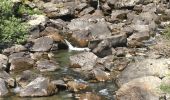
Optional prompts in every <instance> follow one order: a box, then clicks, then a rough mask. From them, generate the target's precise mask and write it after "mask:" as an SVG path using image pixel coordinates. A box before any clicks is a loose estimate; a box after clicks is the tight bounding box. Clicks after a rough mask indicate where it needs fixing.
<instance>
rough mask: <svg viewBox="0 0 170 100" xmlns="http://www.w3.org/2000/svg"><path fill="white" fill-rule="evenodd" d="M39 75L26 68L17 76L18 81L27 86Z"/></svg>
mask: <svg viewBox="0 0 170 100" xmlns="http://www.w3.org/2000/svg"><path fill="white" fill-rule="evenodd" d="M39 76H41V75H39V74H36V73H34V72H32V71H30V70H26V71H23V72H22V74H21V75H18V76H17V77H16V81H17V83H18V84H19V85H20V86H21V87H26V86H27V85H28V84H29V83H30V82H31V81H33V80H35V79H36V78H37V77H39Z"/></svg>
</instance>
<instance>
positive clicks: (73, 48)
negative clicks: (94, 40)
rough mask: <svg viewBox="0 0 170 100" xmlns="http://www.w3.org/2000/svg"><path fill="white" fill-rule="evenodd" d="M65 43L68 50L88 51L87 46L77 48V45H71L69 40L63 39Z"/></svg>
mask: <svg viewBox="0 0 170 100" xmlns="http://www.w3.org/2000/svg"><path fill="white" fill-rule="evenodd" d="M64 41H65V42H66V44H67V45H68V48H69V51H90V49H89V48H78V47H73V46H72V45H71V43H70V42H68V41H67V40H66V39H64Z"/></svg>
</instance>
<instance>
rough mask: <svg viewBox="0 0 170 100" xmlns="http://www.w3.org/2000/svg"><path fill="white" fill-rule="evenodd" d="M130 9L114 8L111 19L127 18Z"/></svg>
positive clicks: (120, 19)
mask: <svg viewBox="0 0 170 100" xmlns="http://www.w3.org/2000/svg"><path fill="white" fill-rule="evenodd" d="M128 12H129V11H128V10H112V14H111V20H112V21H122V20H126V19H127V13H128Z"/></svg>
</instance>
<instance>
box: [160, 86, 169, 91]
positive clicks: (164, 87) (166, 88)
mask: <svg viewBox="0 0 170 100" xmlns="http://www.w3.org/2000/svg"><path fill="white" fill-rule="evenodd" d="M160 89H161V90H162V91H163V92H165V93H170V85H167V84H161V86H160Z"/></svg>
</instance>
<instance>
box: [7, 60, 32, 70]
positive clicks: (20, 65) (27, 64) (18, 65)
mask: <svg viewBox="0 0 170 100" xmlns="http://www.w3.org/2000/svg"><path fill="white" fill-rule="evenodd" d="M33 65H34V60H32V59H31V58H27V57H20V58H16V59H14V60H12V61H11V66H10V70H11V71H14V72H17V73H18V72H21V71H24V70H28V69H30V68H32V67H33Z"/></svg>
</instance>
